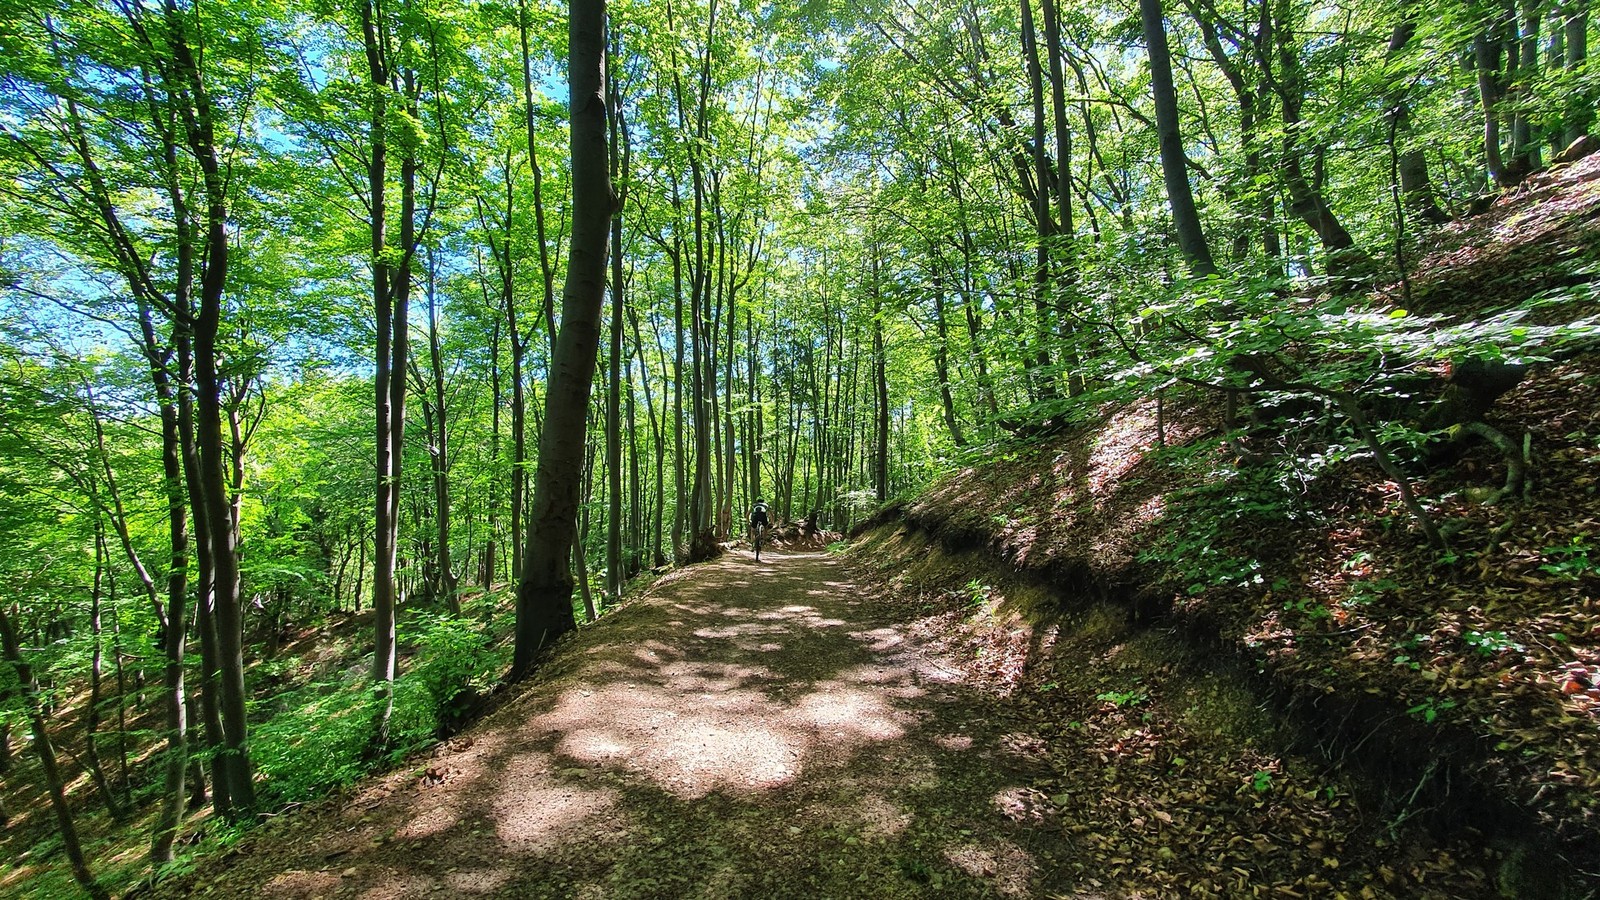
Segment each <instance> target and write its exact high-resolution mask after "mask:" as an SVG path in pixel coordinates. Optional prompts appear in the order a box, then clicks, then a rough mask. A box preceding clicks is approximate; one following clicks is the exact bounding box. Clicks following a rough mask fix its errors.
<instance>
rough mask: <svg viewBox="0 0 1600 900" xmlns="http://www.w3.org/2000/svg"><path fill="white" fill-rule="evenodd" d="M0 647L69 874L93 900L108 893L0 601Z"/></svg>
mask: <svg viewBox="0 0 1600 900" xmlns="http://www.w3.org/2000/svg"><path fill="white" fill-rule="evenodd" d="M0 650H4V652H5V658H6V660H7V661H8V662H10V663H11V666H12V668H13V669H14V670H15V673H16V677H17V683H18V684H20V685H21V686H22V688H21V690H22V699H23V703H24V707H25V708H26V710H27V714H28V725H29V727H30V728H31V729H32V731H33V749H34V752H35V753H37V754H38V755H39V767H40V769H41V770H42V772H43V774H44V782H45V791H46V793H48V794H49V796H50V807H51V809H53V810H54V811H55V814H56V825H57V827H58V828H59V829H60V830H61V845H62V847H63V848H64V849H65V850H66V854H67V862H68V864H69V865H70V866H71V867H72V877H73V878H74V879H76V880H77V882H78V884H79V886H80V887H82V888H83V890H84V892H86V893H87V894H88V895H89V896H90V897H91V898H94V900H103V898H107V897H109V896H110V894H109V893H107V892H106V889H105V888H104V887H101V885H100V883H99V882H97V881H95V878H94V875H93V873H91V872H90V871H89V864H88V861H87V860H86V859H85V858H84V855H83V845H82V844H80V843H79V841H78V828H77V825H76V824H75V823H74V822H73V820H72V809H71V808H70V807H68V806H67V794H66V789H65V787H64V783H63V782H62V780H61V770H60V769H59V768H58V767H57V765H56V751H55V746H54V745H53V744H52V743H51V741H50V730H49V728H48V726H47V725H46V724H45V717H44V713H43V711H42V708H41V706H40V704H39V693H38V688H37V687H36V685H35V683H34V680H33V671H32V670H31V669H30V668H29V666H28V663H27V662H26V661H25V660H24V659H23V656H22V643H21V641H19V640H17V632H16V629H15V628H14V627H13V626H12V622H11V615H10V614H9V613H8V612H7V610H6V607H5V605H4V604H0Z"/></svg>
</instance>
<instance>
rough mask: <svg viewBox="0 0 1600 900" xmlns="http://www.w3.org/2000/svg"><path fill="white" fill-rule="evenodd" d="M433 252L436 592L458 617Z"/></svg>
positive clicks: (430, 353)
mask: <svg viewBox="0 0 1600 900" xmlns="http://www.w3.org/2000/svg"><path fill="white" fill-rule="evenodd" d="M434 274H435V268H434V259H433V251H432V250H431V249H430V250H429V251H428V359H429V362H430V364H431V367H432V372H433V379H432V380H433V384H432V387H433V409H434V429H435V430H434V435H433V441H432V443H433V453H432V457H433V505H434V526H435V530H434V540H435V541H436V542H437V543H438V546H437V547H436V548H434V552H435V553H436V554H437V561H436V562H435V565H436V566H437V567H438V569H439V572H438V576H437V577H438V582H437V584H435V586H434V591H435V593H437V594H438V595H439V596H440V597H441V598H443V599H444V602H445V606H446V607H447V608H448V609H449V610H450V614H451V615H454V616H459V615H461V598H460V597H459V596H457V591H456V576H455V570H454V565H455V564H454V562H452V561H451V559H450V427H449V420H448V418H447V415H448V410H447V409H446V408H445V390H444V389H445V384H444V354H443V352H442V350H441V348H440V346H439V319H440V315H439V297H438V291H437V285H436V284H435V280H434Z"/></svg>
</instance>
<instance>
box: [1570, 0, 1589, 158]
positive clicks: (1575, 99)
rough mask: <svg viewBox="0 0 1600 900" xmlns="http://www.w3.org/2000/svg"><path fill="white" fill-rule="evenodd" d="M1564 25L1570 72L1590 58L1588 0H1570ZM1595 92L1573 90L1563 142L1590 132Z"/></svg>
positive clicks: (1582, 65) (1580, 67)
mask: <svg viewBox="0 0 1600 900" xmlns="http://www.w3.org/2000/svg"><path fill="white" fill-rule="evenodd" d="M1564 8H1565V9H1566V10H1567V18H1566V22H1565V26H1564V27H1563V28H1562V31H1563V32H1564V34H1563V39H1564V40H1563V42H1564V43H1565V45H1566V47H1565V51H1566V52H1565V56H1566V69H1567V72H1568V73H1569V74H1571V73H1575V72H1577V71H1579V70H1581V69H1583V67H1584V65H1585V64H1586V63H1587V62H1588V59H1589V0H1569V2H1568V3H1567V4H1566V5H1565V7H1564ZM1593 100H1594V94H1593V92H1592V91H1591V92H1588V93H1587V94H1586V93H1585V92H1582V91H1575V92H1573V96H1572V97H1570V98H1569V99H1568V101H1567V115H1566V126H1567V127H1566V130H1565V133H1564V135H1563V137H1564V138H1565V140H1563V141H1562V143H1563V144H1571V143H1572V142H1573V141H1575V140H1577V139H1578V138H1581V137H1583V136H1584V135H1586V134H1588V133H1589V126H1590V125H1592V124H1593V123H1594V102H1593Z"/></svg>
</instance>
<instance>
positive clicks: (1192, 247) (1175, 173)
mask: <svg viewBox="0 0 1600 900" xmlns="http://www.w3.org/2000/svg"><path fill="white" fill-rule="evenodd" d="M1139 18H1140V20H1141V21H1142V22H1143V24H1144V39H1145V46H1146V48H1147V50H1148V51H1149V55H1150V87H1151V90H1152V92H1153V93H1154V94H1155V106H1156V138H1157V140H1158V141H1159V144H1160V148H1161V174H1162V177H1163V179H1164V180H1165V181H1166V185H1167V202H1168V204H1169V205H1170V206H1171V207H1172V224H1173V228H1174V229H1175V230H1176V231H1177V233H1178V249H1179V250H1180V251H1182V253H1183V256H1184V259H1185V260H1186V261H1187V262H1188V264H1189V271H1191V272H1193V273H1194V274H1195V275H1198V276H1200V277H1205V276H1207V275H1215V274H1216V272H1217V266H1216V263H1214V262H1212V259H1211V246H1210V245H1209V244H1207V243H1206V235H1205V231H1204V230H1203V229H1202V228H1201V227H1200V212H1199V210H1197V209H1196V208H1195V205H1194V194H1193V193H1191V192H1190V190H1189V170H1188V165H1189V164H1188V161H1187V160H1186V159H1185V157H1184V153H1183V136H1182V134H1181V132H1180V130H1179V127H1178V97H1177V94H1176V92H1175V91H1174V90H1173V87H1172V51H1171V50H1170V49H1169V48H1168V46H1167V29H1166V23H1165V22H1164V21H1163V14H1162V11H1161V0H1139Z"/></svg>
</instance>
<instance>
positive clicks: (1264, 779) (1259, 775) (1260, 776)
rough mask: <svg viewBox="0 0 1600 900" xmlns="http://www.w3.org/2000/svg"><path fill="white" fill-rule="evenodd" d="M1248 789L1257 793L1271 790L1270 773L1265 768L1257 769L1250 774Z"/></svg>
mask: <svg viewBox="0 0 1600 900" xmlns="http://www.w3.org/2000/svg"><path fill="white" fill-rule="evenodd" d="M1250 790H1252V791H1255V792H1256V793H1258V794H1265V793H1266V792H1267V791H1270V790H1272V773H1271V772H1269V771H1267V770H1266V769H1257V770H1256V771H1255V772H1254V774H1252V775H1251V776H1250Z"/></svg>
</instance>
